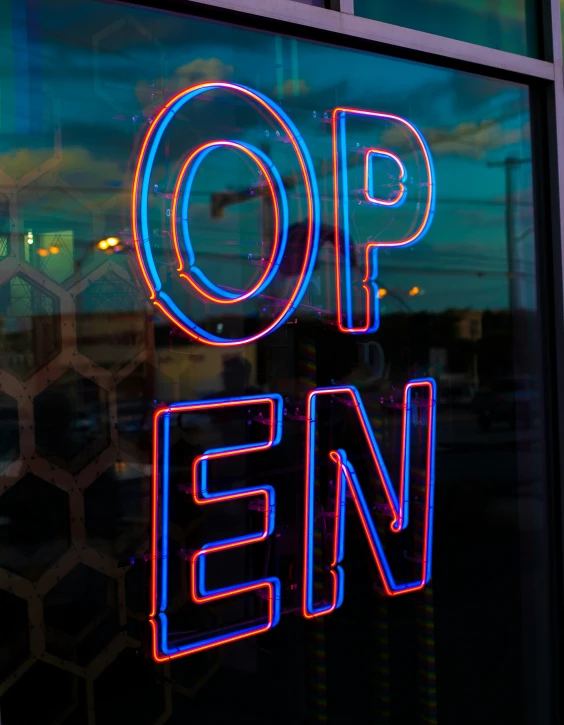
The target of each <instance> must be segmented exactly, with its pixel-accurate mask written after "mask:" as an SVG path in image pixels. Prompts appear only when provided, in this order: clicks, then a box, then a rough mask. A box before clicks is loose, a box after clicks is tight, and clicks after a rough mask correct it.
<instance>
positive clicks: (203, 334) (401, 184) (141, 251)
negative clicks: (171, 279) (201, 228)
mask: <svg viewBox="0 0 564 725" xmlns="http://www.w3.org/2000/svg"><path fill="white" fill-rule="evenodd" d="M217 90H222V91H225V92H227V93H232V94H235V95H236V96H238V97H239V98H241V99H244V100H245V102H248V103H249V104H250V105H251V106H252V107H254V108H255V109H256V110H259V111H261V112H262V113H266V115H268V116H269V117H270V118H271V119H272V120H274V121H275V122H276V124H277V125H278V126H280V128H281V129H282V131H283V132H284V134H285V139H286V140H287V143H289V144H290V145H291V147H292V149H293V152H294V153H295V156H296V158H297V160H298V163H299V168H300V173H301V176H302V180H303V184H304V190H305V197H306V201H307V214H306V219H307V222H306V227H307V231H306V239H305V243H304V248H303V252H302V257H301V265H300V267H299V271H298V274H297V277H296V280H295V283H294V285H293V289H292V290H291V291H290V293H289V295H288V298H287V299H286V300H285V301H284V303H283V304H281V309H280V310H279V311H278V313H277V314H276V315H275V317H274V319H273V320H272V321H269V322H268V323H267V324H265V326H264V328H263V329H262V330H260V331H259V332H256V333H255V334H253V335H249V336H248V337H243V338H238V339H229V338H225V337H222V336H221V335H219V334H214V333H212V332H210V331H209V330H206V329H204V328H203V327H202V326H201V325H199V324H198V323H197V322H196V321H195V320H193V319H192V318H191V317H189V316H188V315H187V314H186V312H185V311H184V309H183V308H182V305H180V304H179V303H178V301H177V300H175V299H173V298H172V297H171V295H170V294H169V293H168V292H167V291H165V289H164V288H163V283H162V280H161V277H160V274H159V270H158V268H157V264H156V262H155V257H154V253H153V249H152V243H151V233H150V230H149V223H148V199H149V181H150V177H151V172H152V170H153V167H154V163H155V156H156V153H157V150H158V148H159V145H160V143H161V141H162V138H163V135H164V133H165V131H166V129H167V127H168V126H169V124H170V123H171V122H172V120H173V119H174V116H175V115H176V114H177V113H178V112H179V111H180V110H181V109H182V108H183V107H184V106H185V105H186V104H188V103H189V102H190V101H191V100H192V99H194V98H195V97H197V96H200V95H202V94H208V93H211V92H213V91H217ZM351 119H356V120H358V119H362V120H363V121H364V122H368V123H373V124H374V123H388V124H394V126H395V127H397V128H399V129H401V131H402V132H403V133H404V135H405V138H406V139H407V140H408V142H409V144H410V146H411V148H412V150H413V152H414V153H416V155H417V161H416V163H415V162H414V163H415V165H416V166H417V169H416V171H417V174H416V176H418V177H420V179H419V181H418V182H417V183H413V184H412V185H411V188H414V189H416V193H418V194H419V196H418V198H417V200H416V207H417V212H416V214H415V216H416V219H415V222H414V224H413V226H412V228H411V229H410V230H409V231H408V232H407V233H406V234H403V235H402V236H400V237H399V238H397V239H388V240H378V241H369V242H368V243H367V244H365V245H364V277H363V281H362V293H363V302H362V305H361V307H362V309H361V314H362V316H363V317H364V323H363V324H361V325H357V324H355V322H354V317H355V314H356V313H357V310H355V304H354V302H353V281H352V266H351V234H350V217H351V212H350V209H349V194H350V189H349V179H348V170H347V167H348V151H349V149H348V144H347V123H348V121H350V120H351ZM332 138H333V184H334V211H333V214H334V234H335V285H336V299H337V324H338V326H339V329H340V330H341V331H342V332H345V333H350V334H366V333H369V332H374V331H376V330H377V329H378V325H379V300H378V287H377V285H376V282H375V280H376V277H377V272H378V265H377V252H378V249H380V248H394V247H407V246H411V245H413V244H415V243H416V242H418V241H419V240H420V239H421V238H422V237H423V236H424V235H425V234H426V232H427V230H428V229H429V226H430V224H431V221H432V219H433V213H434V207H435V178H434V171H433V163H432V160H431V154H430V152H429V148H428V146H427V144H426V142H425V139H424V138H423V136H422V135H421V133H420V132H419V131H418V129H417V128H416V127H415V126H414V125H413V124H412V123H411V122H410V121H407V120H406V119H404V118H401V117H400V116H396V115H393V114H389V113H380V112H376V111H366V110H360V109H354V108H336V109H335V110H334V111H333V114H332ZM219 148H227V149H231V150H232V151H233V152H235V153H239V154H244V155H245V156H246V157H247V158H249V159H251V161H252V162H254V164H256V166H257V167H258V169H259V170H260V172H261V174H262V176H263V177H264V179H265V181H266V184H267V185H268V190H269V193H270V197H271V199H272V205H273V209H274V239H273V244H272V250H271V255H270V259H269V260H268V262H267V264H266V266H265V269H264V271H263V273H262V274H261V276H260V278H259V280H258V281H257V282H256V283H255V284H254V285H253V286H252V287H251V289H249V290H247V291H246V292H244V293H243V294H235V293H233V292H230V291H228V290H225V289H222V288H221V287H220V286H218V285H216V284H214V283H213V282H212V281H211V280H210V279H208V277H207V276H206V275H205V274H204V273H203V272H202V271H201V269H200V268H199V267H198V265H197V259H196V255H195V253H194V247H193V244H192V241H191V236H190V230H189V224H188V206H189V201H190V192H191V190H192V186H193V181H194V177H195V174H196V172H197V170H198V168H199V167H200V165H201V163H202V161H203V160H204V159H205V158H206V157H207V156H208V155H209V154H210V153H211V152H213V151H214V150H215V149H219ZM363 154H364V188H363V190H362V192H363V198H364V201H365V202H366V203H367V204H369V205H370V206H372V207H374V208H382V207H384V208H394V207H399V206H401V205H402V204H403V203H404V202H405V200H406V198H407V196H408V194H409V191H410V189H409V188H408V186H409V185H408V183H407V182H408V174H409V173H411V174H413V173H414V171H413V170H411V172H410V170H409V169H408V168H407V167H406V165H405V163H404V162H403V161H402V159H401V158H400V157H399V156H398V155H397V154H396V153H394V152H393V151H391V150H389V149H384V148H380V147H377V148H374V147H370V148H366V149H363ZM379 160H380V161H382V160H387V161H391V162H392V163H393V164H394V165H395V167H396V169H397V179H396V184H395V186H396V192H395V195H394V196H392V197H391V198H387V199H386V198H379V197H376V196H375V195H374V188H373V187H374V183H373V166H374V164H375V163H377V162H378V161H379ZM172 198H173V201H172V208H171V214H170V223H171V236H172V241H173V246H174V252H175V255H176V260H177V263H178V267H177V272H178V274H179V276H180V278H181V279H182V280H184V281H185V282H186V283H188V285H189V287H190V289H191V290H192V291H193V292H195V293H196V294H197V295H198V296H199V297H200V299H201V300H203V301H205V302H207V303H210V304H214V305H235V304H237V303H240V302H243V301H245V300H248V299H251V298H253V297H257V296H259V295H261V294H262V293H264V291H265V289H266V288H267V287H268V286H269V285H270V284H271V283H272V281H273V280H274V278H275V277H276V273H277V271H278V269H279V268H280V265H281V263H282V259H283V257H284V253H285V250H286V242H287V237H288V225H289V223H288V217H289V214H288V200H287V195H286V190H285V188H284V183H283V181H282V178H281V175H280V173H279V172H278V170H277V169H276V166H275V165H274V163H273V162H272V160H271V159H270V158H268V156H267V155H266V154H265V153H264V152H263V151H261V150H260V149H258V148H256V147H254V146H252V145H251V144H249V143H247V142H244V141H237V140H233V139H216V140H213V141H209V142H207V143H205V144H202V145H200V146H198V147H196V148H195V149H193V150H192V151H191V152H190V154H189V155H188V158H187V159H186V161H185V162H184V163H183V165H182V168H181V170H180V173H179V175H178V178H177V181H176V184H175V186H174V191H173V194H172ZM179 213H180V228H181V230H182V234H181V239H179V234H178V222H179V219H178V216H179ZM131 219H132V230H133V242H134V246H135V251H136V254H137V260H138V263H139V268H140V270H141V273H142V276H143V279H144V281H145V284H146V286H147V289H148V290H149V295H150V299H151V300H152V301H153V303H154V304H155V306H156V307H157V308H158V309H159V310H161V312H163V314H165V315H166V317H167V318H168V319H169V320H170V321H171V322H172V323H173V324H174V325H176V326H177V327H179V328H180V329H181V330H182V331H183V332H185V333H186V334H187V335H189V336H190V337H192V338H193V339H195V340H198V341H199V342H201V343H203V344H206V345H214V346H218V347H233V346H238V345H245V344H247V343H251V342H255V341H257V340H259V339H260V338H262V337H264V336H265V335H269V334H270V333H272V332H273V331H274V330H276V329H277V328H278V327H279V326H280V325H282V324H283V323H284V322H285V321H286V320H287V319H288V318H289V317H290V315H291V314H292V313H293V312H294V311H295V310H296V309H297V307H298V305H299V304H300V302H301V300H302V298H303V295H304V293H305V291H306V288H307V286H308V284H309V281H310V279H311V275H312V272H313V269H314V266H315V262H316V258H317V252H318V247H319V229H320V201H319V192H318V185H317V180H316V176H315V170H314V166H313V162H312V159H311V156H310V153H309V151H308V148H307V146H306V144H305V142H304V140H303V138H302V136H301V135H300V133H299V131H298V129H297V128H296V126H295V125H294V123H293V122H292V120H291V119H290V117H289V116H288V115H287V114H286V112H285V111H283V110H282V109H281V108H280V107H279V106H278V105H277V104H276V103H275V102H274V101H272V100H271V99H270V98H268V97H267V96H265V95H263V94H262V93H259V92H258V91H255V90H252V89H251V88H247V87H246V86H243V85H239V84H236V83H228V82H225V81H211V82H207V83H199V84H197V85H194V86H191V87H189V88H186V89H184V90H183V91H180V93H178V94H177V95H176V96H174V97H173V98H171V99H170V100H169V101H168V103H167V104H166V105H165V106H164V107H163V108H162V109H161V110H160V111H159V113H158V114H157V116H156V117H155V119H154V120H153V121H152V123H151V125H150V126H149V129H148V131H147V133H146V135H145V137H144V139H143V142H142V144H141V149H140V152H139V159H138V161H137V166H136V169H135V174H134V179H133V192H132V205H131Z"/></svg>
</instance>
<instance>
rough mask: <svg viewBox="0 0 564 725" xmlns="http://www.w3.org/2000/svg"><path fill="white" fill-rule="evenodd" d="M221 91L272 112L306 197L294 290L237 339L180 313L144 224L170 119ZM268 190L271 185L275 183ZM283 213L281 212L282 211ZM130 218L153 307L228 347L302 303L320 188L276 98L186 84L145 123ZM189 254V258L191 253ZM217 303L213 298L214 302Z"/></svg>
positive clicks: (236, 87) (220, 84)
mask: <svg viewBox="0 0 564 725" xmlns="http://www.w3.org/2000/svg"><path fill="white" fill-rule="evenodd" d="M221 89H223V90H226V91H232V92H234V93H237V94H239V95H241V96H242V97H244V98H247V99H249V100H250V101H252V102H254V103H256V104H257V105H258V106H260V107H261V108H262V109H263V110H264V111H266V112H267V113H268V114H270V116H271V117H272V118H273V119H274V121H275V122H276V123H277V124H278V125H279V126H280V127H281V128H282V130H283V131H284V134H285V135H286V136H287V138H288V139H289V142H290V143H291V144H292V147H293V149H294V151H295V153H296V156H297V158H298V162H299V164H300V169H301V173H302V176H303V180H304V186H305V193H306V199H307V233H306V240H305V245H304V256H303V262H302V266H301V269H300V271H299V274H298V279H297V281H296V283H295V285H294V288H293V289H292V291H291V293H290V295H289V297H288V299H287V301H286V303H285V304H284V306H283V308H282V310H281V311H280V312H279V313H278V315H277V316H276V317H275V318H274V320H272V321H271V322H270V323H269V324H268V325H266V327H265V328H264V329H263V330H261V331H260V332H257V333H255V334H254V335H250V336H248V337H246V338H241V339H227V338H224V337H220V336H219V335H215V334H213V333H211V332H209V331H208V330H205V329H204V328H202V327H201V326H200V325H198V324H197V323H196V322H195V321H194V320H192V319H191V318H189V317H188V316H187V315H186V314H185V313H184V311H183V310H182V309H181V308H180V307H179V306H178V305H177V304H176V302H175V301H174V300H173V299H172V298H171V297H170V296H169V295H168V294H167V293H166V292H165V291H164V290H163V285H162V281H161V279H160V276H159V273H158V270H157V265H156V263H155V260H154V257H153V252H152V248H151V238H150V233H149V222H148V196H149V181H150V177H151V171H152V169H153V165H154V162H155V156H156V153H157V149H158V147H159V144H160V141H161V139H162V137H163V134H164V132H165V131H166V129H167V127H168V125H169V124H170V122H171V121H172V119H173V118H174V116H175V114H176V113H177V112H178V111H179V110H180V109H181V108H182V107H183V106H184V105H185V104H186V103H188V102H189V101H190V100H192V99H193V98H195V97H196V96H198V95H201V94H203V93H207V92H209V91H214V90H221ZM215 143H220V142H219V141H216V142H215ZM221 143H223V144H224V145H226V144H229V143H232V144H237V143H239V142H235V141H233V142H225V141H224V142H221ZM240 147H241V148H240V150H242V147H243V144H242V143H241V144H240ZM244 152H245V153H249V152H252V153H255V151H254V149H252V148H251V147H249V146H248V145H247V146H245V151H244ZM255 160H256V161H257V164H259V167H260V163H263V164H265V167H267V168H268V170H269V172H270V173H271V174H273V172H272V169H273V166H272V165H271V164H270V162H268V161H267V160H265V157H264V155H260V154H256V153H255ZM259 160H260V163H259ZM274 180H275V181H276V185H278V181H277V179H276V176H275V175H274ZM177 187H178V185H177ZM272 188H274V186H273V187H272ZM176 191H178V189H176ZM282 207H283V209H284V199H282ZM282 214H283V215H284V211H282ZM131 220H132V231H133V242H134V246H135V251H136V255H137V260H138V263H139V267H140V270H141V273H142V275H143V279H144V281H145V284H146V285H147V288H148V290H149V292H150V299H151V300H152V301H153V303H154V304H155V306H156V307H158V308H159V309H160V310H161V311H162V312H163V314H164V315H166V317H168V319H169V320H170V321H171V322H172V323H173V324H174V325H176V326H177V327H179V328H180V329H181V330H183V331H184V332H185V333H186V334H187V335H189V336H190V337H192V338H193V339H195V340H199V341H200V342H203V343H205V344H208V345H215V346H218V347H232V346H237V345H244V344H247V343H251V342H255V341H256V340H258V339H260V338H261V337H264V336H265V335H268V334H269V333H271V332H273V331H274V330H275V329H277V328H278V327H279V326H280V325H282V324H283V323H284V322H285V320H287V319H288V317H289V316H290V315H291V314H292V313H293V312H294V311H295V309H296V308H297V307H298V305H299V304H300V301H301V299H302V297H303V295H304V293H305V290H306V288H307V285H308V283H309V281H310V279H311V275H312V272H313V268H314V265H315V260H316V257H317V251H318V246H319V224H320V205H319V192H318V188H317V180H316V177H315V171H314V168H313V162H312V160H311V156H310V154H309V151H308V149H307V146H306V145H305V143H304V140H303V139H302V137H301V135H300V134H299V132H298V129H297V128H296V126H295V125H294V123H293V122H292V120H291V119H290V118H289V116H288V115H287V114H286V113H285V112H284V111H283V110H282V109H281V108H280V107H279V106H278V105H277V104H276V103H274V101H272V100H271V99H269V98H268V97H267V96H265V95H263V94H262V93H259V92H258V91H254V90H252V89H250V88H247V87H246V86H243V85H240V84H236V83H229V82H226V81H210V82H206V83H199V84H197V85H194V86H190V87H189V88H186V89H184V90H182V91H180V93H177V94H176V95H175V96H174V97H173V98H171V99H170V100H169V101H168V102H167V103H166V104H165V106H164V107H163V108H162V109H161V110H160V111H159V113H158V114H157V115H156V117H155V119H154V120H153V122H152V123H151V125H150V126H149V129H148V131H147V133H146V135H145V138H144V139H143V142H142V144H141V149H140V152H139V158H138V161H137V166H136V169H135V174H134V178H133V191H132V201H131ZM282 227H283V229H284V221H283V222H282ZM282 236H283V232H282ZM282 246H283V238H282V239H281V243H280V247H282ZM188 257H189V261H190V254H189V251H188ZM274 259H275V262H274V263H273V265H272V269H271V270H270V271H274V273H275V269H274V267H276V259H277V257H275V258H274ZM270 271H267V274H266V277H268V278H269V279H272V277H271V275H270ZM191 282H192V283H194V278H193V276H192V278H191ZM200 282H202V283H204V284H205V281H204V279H203V278H202V277H200ZM212 289H213V288H212ZM215 294H218V292H217V288H216V290H215ZM254 294H258V291H255V292H254ZM220 296H222V297H225V292H224V293H223V295H220ZM227 299H228V297H227ZM208 301H209V296H208ZM215 301H216V302H217V300H215ZM234 301H236V300H234Z"/></svg>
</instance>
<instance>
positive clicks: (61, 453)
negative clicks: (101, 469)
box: [34, 369, 110, 473]
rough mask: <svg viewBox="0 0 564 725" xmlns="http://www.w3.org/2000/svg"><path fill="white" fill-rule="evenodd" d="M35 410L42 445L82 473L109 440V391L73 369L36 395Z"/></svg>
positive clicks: (50, 454)
mask: <svg viewBox="0 0 564 725" xmlns="http://www.w3.org/2000/svg"><path fill="white" fill-rule="evenodd" d="M34 413H35V425H36V436H35V442H36V444H37V447H38V449H39V450H40V452H41V453H42V454H43V456H44V457H45V458H46V459H47V460H48V461H50V462H52V463H55V464H56V465H58V466H60V467H61V468H68V469H69V470H70V471H71V473H78V471H80V470H81V469H82V468H83V467H84V466H85V464H87V463H89V462H90V461H91V460H92V459H93V458H94V457H95V456H96V455H98V454H100V453H101V452H102V451H103V450H104V448H106V446H107V445H108V443H109V439H110V434H109V415H108V396H107V393H106V391H104V390H102V388H100V387H99V386H98V385H96V383H95V382H94V381H93V380H89V379H88V378H85V377H83V376H82V375H80V374H79V373H77V372H75V371H74V370H72V369H69V370H68V371H67V372H66V373H65V374H64V375H62V376H61V377H60V378H59V379H58V380H57V381H56V382H54V383H52V384H51V385H50V386H49V387H48V388H46V389H45V390H44V391H43V392H42V393H40V394H39V395H38V396H37V397H36V398H35V400H34Z"/></svg>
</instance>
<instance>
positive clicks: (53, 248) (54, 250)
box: [49, 244, 61, 254]
mask: <svg viewBox="0 0 564 725" xmlns="http://www.w3.org/2000/svg"><path fill="white" fill-rule="evenodd" d="M49 251H50V252H51V254H59V252H60V251H61V250H60V248H59V247H57V246H55V245H54V244H52V245H51V246H50V247H49Z"/></svg>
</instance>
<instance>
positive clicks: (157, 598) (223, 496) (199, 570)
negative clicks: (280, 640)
mask: <svg viewBox="0 0 564 725" xmlns="http://www.w3.org/2000/svg"><path fill="white" fill-rule="evenodd" d="M259 404H263V405H268V406H269V427H268V438H267V440H266V441H264V442H261V443H250V444H245V445H235V446H226V447H221V448H212V449H209V450H208V451H206V452H205V453H204V454H203V455H201V456H198V457H197V458H196V459H195V460H194V462H193V465H192V486H191V488H192V492H193V496H194V501H195V503H196V504H198V505H200V506H205V505H209V504H213V503H218V502H226V501H234V500H241V499H248V498H256V497H257V496H262V497H263V499H264V522H263V527H262V530H261V531H259V532H256V533H254V534H249V535H244V536H238V537H234V538H230V539H225V540H222V541H216V542H212V543H209V544H206V545H205V546H203V547H202V548H201V549H199V550H198V551H196V552H195V553H193V554H192V556H191V562H190V571H191V587H190V591H191V597H192V600H193V601H194V602H196V603H198V604H202V603H206V602H211V601H216V600H218V599H226V598H228V597H232V596H236V595H240V594H246V593H249V592H252V591H261V590H266V592H267V595H266V597H265V598H266V599H267V601H268V615H267V621H266V622H265V623H262V624H254V625H252V626H248V627H247V626H241V627H239V628H238V629H237V630H236V631H233V632H229V633H223V634H220V635H216V636H211V637H206V638H204V639H202V640H199V641H195V642H191V643H189V644H185V645H181V646H177V647H170V646H169V644H168V618H167V614H166V609H167V606H168V556H169V550H168V518H169V501H168V489H169V463H170V462H169V443H170V440H169V429H170V416H171V414H173V413H185V412H201V411H211V410H217V409H224V408H234V407H242V406H249V405H259ZM282 411H283V403H282V398H281V397H280V396H279V395H276V394H274V395H251V396H245V397H241V398H225V399H218V400H213V401H207V402H205V403H201V402H194V403H174V404H172V405H169V406H167V407H164V408H159V409H158V410H157V411H155V414H154V420H153V480H152V492H151V498H152V521H151V526H152V537H151V588H150V594H151V611H150V623H151V631H152V638H153V658H154V660H155V661H156V662H165V661H167V660H171V659H176V658H178V657H184V656H187V655H190V654H194V653H195V652H201V651H203V650H206V649H210V648H211V647H218V646H220V645H223V644H227V643H229V642H235V641H237V640H240V639H244V638H246V637H252V636H255V635H257V634H261V633H262V632H266V631H268V630H269V629H271V628H273V627H275V626H276V624H277V623H278V621H279V619H280V581H279V579H277V578H276V577H266V578H264V579H260V580H257V581H252V582H248V583H246V584H242V585H234V586H229V587H223V588H220V589H216V590H209V589H208V588H207V587H206V583H205V581H206V576H205V564H206V557H207V556H209V555H210V554H213V553H217V552H219V551H227V550H230V549H234V548H238V547H241V546H246V545H248V544H252V543H256V542H259V541H264V539H266V538H267V537H268V536H270V534H271V533H272V531H273V529H274V521H275V510H276V500H275V494H274V489H273V488H272V487H271V486H262V487H250V488H244V489H237V490H232V491H229V492H227V493H221V492H219V493H210V492H209V491H208V461H210V460H215V459H218V458H225V457H230V456H239V455H246V454H247V453H256V452H258V451H264V450H267V449H269V448H272V447H274V446H276V445H278V443H279V442H280V440H281V437H282ZM160 426H162V428H163V433H162V446H161V441H160V436H159V428H160ZM161 457H162V466H159V458H161ZM159 489H160V492H161V494H160V497H159ZM159 505H160V509H161V510H160V515H159ZM159 525H160V526H159ZM159 528H160V532H161V537H160V538H161V540H162V544H161V552H160V553H159V550H158V540H159Z"/></svg>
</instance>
